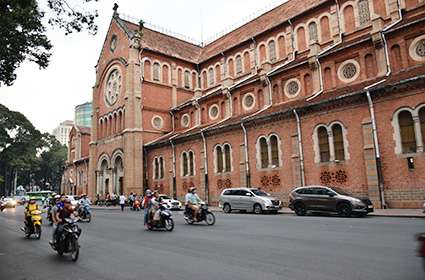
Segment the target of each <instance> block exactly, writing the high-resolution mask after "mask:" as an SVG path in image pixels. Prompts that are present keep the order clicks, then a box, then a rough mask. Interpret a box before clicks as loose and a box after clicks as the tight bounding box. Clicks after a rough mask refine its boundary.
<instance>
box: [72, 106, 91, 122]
mask: <svg viewBox="0 0 425 280" xmlns="http://www.w3.org/2000/svg"><path fill="white" fill-rule="evenodd" d="M91 114H92V104H91V102H87V103H84V104H80V105H77V106H76V107H75V124H76V125H78V126H85V127H91Z"/></svg>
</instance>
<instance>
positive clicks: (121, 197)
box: [120, 194, 126, 211]
mask: <svg viewBox="0 0 425 280" xmlns="http://www.w3.org/2000/svg"><path fill="white" fill-rule="evenodd" d="M125 201H126V198H125V196H124V194H121V195H120V206H121V211H124V207H125Z"/></svg>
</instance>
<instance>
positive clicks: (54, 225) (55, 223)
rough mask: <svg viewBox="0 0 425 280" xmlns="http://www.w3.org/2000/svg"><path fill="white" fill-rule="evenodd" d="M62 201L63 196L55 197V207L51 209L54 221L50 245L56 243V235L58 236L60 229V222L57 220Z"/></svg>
mask: <svg viewBox="0 0 425 280" xmlns="http://www.w3.org/2000/svg"><path fill="white" fill-rule="evenodd" d="M60 200H61V196H60V195H55V197H54V198H53V202H55V205H54V206H53V207H52V209H50V214H51V215H52V221H53V224H52V226H53V229H52V240H50V243H55V241H56V238H55V235H56V230H57V228H58V220H57V218H56V214H57V213H58V211H59V207H60V206H61V204H60ZM62 207H63V206H62Z"/></svg>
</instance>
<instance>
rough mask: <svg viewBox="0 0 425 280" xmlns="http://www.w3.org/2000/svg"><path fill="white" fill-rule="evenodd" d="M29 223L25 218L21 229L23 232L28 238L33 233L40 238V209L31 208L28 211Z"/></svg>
mask: <svg viewBox="0 0 425 280" xmlns="http://www.w3.org/2000/svg"><path fill="white" fill-rule="evenodd" d="M30 216H31V223H28V222H27V221H26V220H25V226H24V227H23V228H21V230H22V231H23V232H24V233H25V237H26V238H30V237H31V235H34V237H35V238H36V239H40V238H41V211H40V210H33V211H31V213H30Z"/></svg>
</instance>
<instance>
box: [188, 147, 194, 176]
mask: <svg viewBox="0 0 425 280" xmlns="http://www.w3.org/2000/svg"><path fill="white" fill-rule="evenodd" d="M194 174H195V157H194V155H193V152H192V151H189V176H193V175H194Z"/></svg>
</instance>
